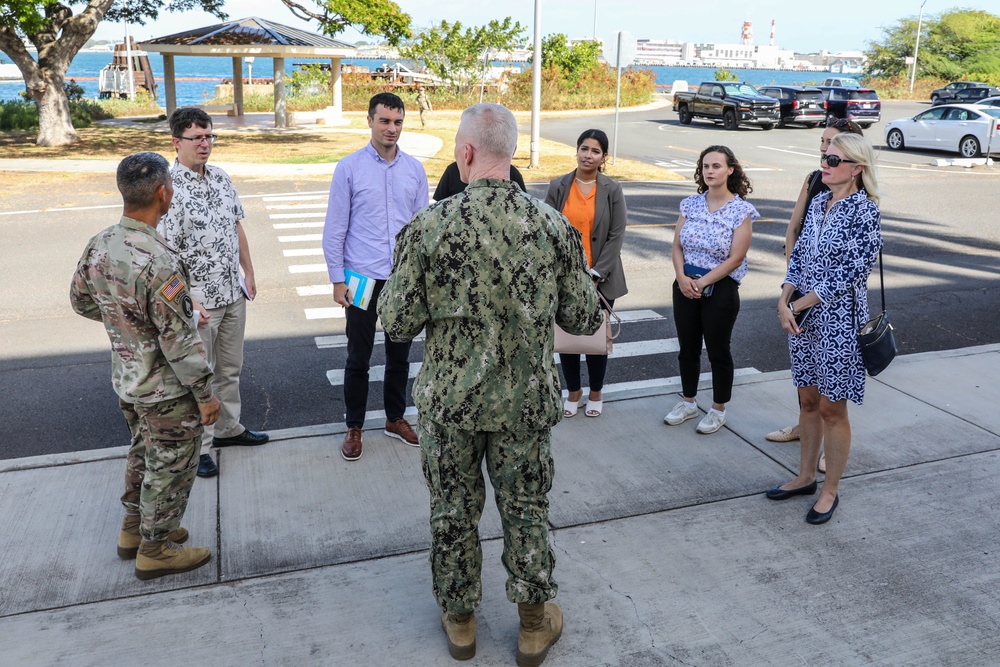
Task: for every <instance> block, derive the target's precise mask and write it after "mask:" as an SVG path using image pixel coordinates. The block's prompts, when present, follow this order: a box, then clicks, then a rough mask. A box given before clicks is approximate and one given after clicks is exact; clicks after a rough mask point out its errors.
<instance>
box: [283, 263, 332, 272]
mask: <svg viewBox="0 0 1000 667" xmlns="http://www.w3.org/2000/svg"><path fill="white" fill-rule="evenodd" d="M288 272H289V273H326V272H327V267H326V264H293V265H291V266H289V267H288Z"/></svg>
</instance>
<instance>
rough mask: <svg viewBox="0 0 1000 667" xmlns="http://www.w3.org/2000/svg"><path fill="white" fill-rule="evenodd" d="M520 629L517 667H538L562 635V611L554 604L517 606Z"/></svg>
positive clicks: (520, 604) (521, 604) (522, 604)
mask: <svg viewBox="0 0 1000 667" xmlns="http://www.w3.org/2000/svg"><path fill="white" fill-rule="evenodd" d="M517 613H518V615H519V616H520V617H521V628H520V630H519V631H518V633H517V664H518V667H538V665H540V664H542V661H543V660H545V656H546V655H548V653H549V649H550V648H551V647H552V645H553V644H555V643H556V642H557V641H559V637H560V636H561V635H562V628H563V617H562V610H561V609H560V608H559V605H557V604H556V603H555V602H545V603H540V604H524V603H519V604H518V605H517Z"/></svg>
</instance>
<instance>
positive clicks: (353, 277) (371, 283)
mask: <svg viewBox="0 0 1000 667" xmlns="http://www.w3.org/2000/svg"><path fill="white" fill-rule="evenodd" d="M344 282H346V283H347V296H348V298H350V300H351V305H353V306H357V307H358V308H360V309H362V310H368V305H369V304H370V303H371V300H372V290H373V289H375V280H374V279H373V278H369V277H368V276H363V275H361V274H360V273H356V272H354V271H351V270H350V269H344Z"/></svg>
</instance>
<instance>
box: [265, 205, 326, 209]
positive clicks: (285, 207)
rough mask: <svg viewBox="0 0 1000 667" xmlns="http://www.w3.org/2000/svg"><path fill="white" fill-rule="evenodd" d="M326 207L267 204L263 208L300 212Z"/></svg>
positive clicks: (324, 206)
mask: <svg viewBox="0 0 1000 667" xmlns="http://www.w3.org/2000/svg"><path fill="white" fill-rule="evenodd" d="M326 207H327V205H326V204H268V205H267V206H265V208H266V209H267V210H268V211H281V210H286V209H293V210H296V211H301V210H302V209H306V208H323V209H325V208H326Z"/></svg>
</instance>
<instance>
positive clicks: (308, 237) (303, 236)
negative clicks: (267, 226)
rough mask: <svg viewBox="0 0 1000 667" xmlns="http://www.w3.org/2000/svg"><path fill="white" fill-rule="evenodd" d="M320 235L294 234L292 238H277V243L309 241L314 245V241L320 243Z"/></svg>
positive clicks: (321, 238)
mask: <svg viewBox="0 0 1000 667" xmlns="http://www.w3.org/2000/svg"><path fill="white" fill-rule="evenodd" d="M322 240H323V235H322V234H295V235H293V236H279V237H278V243H304V242H306V241H310V242H312V243H315V242H316V241H322Z"/></svg>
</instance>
